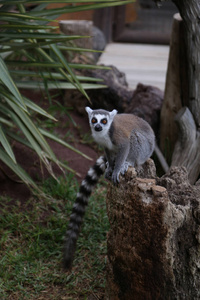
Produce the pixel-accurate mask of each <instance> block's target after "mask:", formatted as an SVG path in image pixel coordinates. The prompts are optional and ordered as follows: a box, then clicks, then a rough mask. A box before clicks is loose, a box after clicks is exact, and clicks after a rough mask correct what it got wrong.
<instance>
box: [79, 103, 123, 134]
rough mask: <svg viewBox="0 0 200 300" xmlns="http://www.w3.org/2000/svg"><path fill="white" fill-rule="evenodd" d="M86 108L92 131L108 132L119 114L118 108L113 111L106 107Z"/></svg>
mask: <svg viewBox="0 0 200 300" xmlns="http://www.w3.org/2000/svg"><path fill="white" fill-rule="evenodd" d="M85 110H86V111H87V113H88V117H89V123H90V127H91V130H92V132H94V131H96V132H101V131H104V133H105V132H107V131H108V130H109V128H110V125H111V123H112V121H113V119H114V117H115V115H116V114H117V110H116V109H114V110H113V111H111V112H109V111H107V110H104V109H95V110H93V109H91V108H90V107H88V106H87V107H86V108H85Z"/></svg>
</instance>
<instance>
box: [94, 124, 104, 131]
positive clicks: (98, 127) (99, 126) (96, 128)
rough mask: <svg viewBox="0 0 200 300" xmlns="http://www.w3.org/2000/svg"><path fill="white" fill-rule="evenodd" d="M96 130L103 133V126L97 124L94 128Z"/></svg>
mask: <svg viewBox="0 0 200 300" xmlns="http://www.w3.org/2000/svg"><path fill="white" fill-rule="evenodd" d="M94 130H95V131H101V130H102V126H101V125H100V124H97V125H96V126H95V127H94Z"/></svg>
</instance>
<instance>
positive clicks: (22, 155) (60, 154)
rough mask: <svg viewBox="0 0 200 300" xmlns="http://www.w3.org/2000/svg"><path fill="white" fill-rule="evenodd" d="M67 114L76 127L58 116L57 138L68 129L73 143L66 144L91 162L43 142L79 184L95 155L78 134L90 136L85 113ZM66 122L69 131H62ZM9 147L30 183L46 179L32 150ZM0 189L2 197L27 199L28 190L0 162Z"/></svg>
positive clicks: (57, 145) (51, 142)
mask: <svg viewBox="0 0 200 300" xmlns="http://www.w3.org/2000/svg"><path fill="white" fill-rule="evenodd" d="M34 98H35V97H34ZM70 115H71V117H72V118H73V120H74V121H75V122H76V124H77V125H78V128H75V127H74V125H73V124H72V123H71V122H69V118H68V116H67V115H64V116H63V115H62V116H61V118H59V119H58V123H59V125H58V126H57V127H56V131H57V132H58V136H59V137H62V136H64V135H66V133H67V131H68V130H70V133H71V134H72V136H73V140H74V141H73V142H70V145H72V146H74V147H75V148H77V149H78V150H80V151H81V152H83V153H85V154H86V155H88V156H89V157H91V159H92V161H89V160H87V159H85V158H84V157H82V156H80V155H79V154H77V153H75V152H74V151H71V150H70V149H68V148H66V147H64V146H62V145H60V144H58V143H56V142H53V141H52V140H47V141H48V143H49V145H50V146H51V148H52V150H53V151H54V153H55V155H56V156H57V158H58V159H59V160H61V161H65V162H68V166H69V167H70V168H72V169H74V170H75V171H76V172H78V173H79V174H80V176H79V177H77V176H76V177H77V179H78V180H79V181H81V180H82V179H83V177H84V176H85V174H86V173H87V171H88V168H89V167H90V165H93V162H94V161H95V159H96V158H97V157H98V154H97V152H96V151H95V150H94V149H93V148H92V147H91V146H90V145H88V144H83V143H82V142H80V133H81V135H84V134H90V128H89V124H88V118H87V115H86V114H85V116H80V115H79V114H78V113H76V112H75V111H72V112H70ZM66 123H69V129H68V128H67V129H66V128H65V124H66ZM13 146H14V148H13V149H14V153H15V155H16V159H17V162H18V163H19V164H20V165H21V166H22V168H24V169H25V170H26V172H27V173H28V174H29V175H30V176H31V177H32V179H33V180H35V181H36V182H37V181H40V180H41V179H45V178H47V177H48V176H50V175H49V173H48V172H47V170H46V169H45V168H44V167H42V165H41V162H40V161H39V159H38V157H37V155H36V154H34V153H33V151H32V150H30V149H29V148H27V147H25V146H23V145H21V144H19V143H17V142H14V145H13ZM53 169H54V172H55V174H56V175H60V174H62V172H61V170H60V169H59V168H58V167H56V166H53ZM7 175H9V176H7ZM12 179H14V180H12ZM0 187H1V195H6V196H9V197H11V198H13V199H19V200H27V199H28V198H29V197H30V195H31V192H30V190H29V188H28V187H27V186H26V185H25V184H23V183H21V182H20V180H19V179H18V178H16V177H15V176H14V175H13V174H12V172H11V171H9V170H8V168H6V167H5V166H4V165H3V164H2V163H1V167H0Z"/></svg>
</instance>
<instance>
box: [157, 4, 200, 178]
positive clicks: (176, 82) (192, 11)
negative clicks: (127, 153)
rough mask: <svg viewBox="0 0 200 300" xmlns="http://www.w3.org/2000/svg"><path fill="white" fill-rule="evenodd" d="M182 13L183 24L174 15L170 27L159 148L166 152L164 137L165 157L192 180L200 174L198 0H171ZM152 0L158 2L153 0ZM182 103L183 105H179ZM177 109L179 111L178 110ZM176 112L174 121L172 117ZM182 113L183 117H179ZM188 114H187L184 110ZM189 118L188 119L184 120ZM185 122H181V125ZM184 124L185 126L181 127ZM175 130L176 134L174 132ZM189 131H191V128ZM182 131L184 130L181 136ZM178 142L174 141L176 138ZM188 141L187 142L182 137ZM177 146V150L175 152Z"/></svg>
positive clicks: (199, 28) (199, 8)
mask: <svg viewBox="0 0 200 300" xmlns="http://www.w3.org/2000/svg"><path fill="white" fill-rule="evenodd" d="M172 1H173V2H174V3H175V4H176V6H177V8H178V10H179V13H180V15H181V17H182V20H183V22H182V24H181V22H178V19H177V18H175V20H174V26H173V31H172V43H171V49H170V58H169V65H168V73H167V81H166V88H165V99H164V106H163V109H162V113H161V144H160V146H161V149H162V150H163V151H165V152H166V140H167V139H169V142H168V144H169V145H170V148H171V151H170V152H171V153H169V155H168V157H167V158H168V160H169V161H171V156H172V155H171V154H172V152H173V149H174V152H175V153H173V157H172V165H176V166H185V167H186V168H187V170H188V174H189V179H190V182H191V183H194V182H195V181H196V180H197V178H198V176H199V174H200V164H199V162H198V152H199V147H200V139H199V135H200V51H199V49H200V1H197V0H190V1H188V0H172ZM155 2H160V1H159V0H155ZM181 106H183V107H184V108H181ZM185 107H187V110H189V111H190V117H189V118H187V119H186V118H185V115H184V114H183V110H186V108H185ZM179 109H181V110H180V112H179ZM177 112H178V117H177V118H176V119H177V123H178V126H179V129H181V130H180V131H179V132H178V130H177V127H176V124H175V122H174V121H173V119H174V116H175V114H176V113H177ZM180 115H183V118H182V117H181V118H179V117H180ZM187 115H188V116H189V114H187ZM191 120H192V122H193V123H194V124H193V125H194V126H193V129H194V130H193V132H194V133H195V134H196V138H193V140H192V142H191V143H190V144H189V141H191V138H190V137H189V136H187V134H188V133H189V131H188V130H186V128H187V126H189V127H190V128H191V126H190V125H191ZM186 122H188V123H186ZM183 123H184V126H183ZM183 127H185V129H184V130H183ZM177 132H178V135H179V136H178V135H177ZM190 133H191V132H190ZM181 134H183V135H182V136H181ZM177 137H178V141H177V144H176V145H175V148H174V144H175V142H176V140H177ZM186 140H187V141H188V143H186V142H185V141H186ZM177 150H179V152H177Z"/></svg>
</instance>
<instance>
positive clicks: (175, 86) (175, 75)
mask: <svg viewBox="0 0 200 300" xmlns="http://www.w3.org/2000/svg"><path fill="white" fill-rule="evenodd" d="M181 23H182V21H181V18H180V15H179V14H176V15H175V16H174V20H173V26H172V34H171V40H170V52H169V59H168V68H167V75H166V87H165V94H164V101H163V106H162V109H161V124H160V148H161V150H162V151H163V152H165V153H167V156H168V157H167V158H168V160H169V161H170V154H171V153H172V151H173V149H174V145H175V143H176V140H177V136H178V130H177V124H176V123H175V122H174V118H175V115H176V114H177V113H178V111H179V110H180V108H181V107H182V102H181V96H182V93H181V81H182V78H181V77H183V76H182V69H183V67H182V66H183V65H184V64H185V63H184V59H183V56H182V55H181V49H182V48H184V46H183V32H182V30H181ZM181 67H182V68H181ZM167 143H170V151H169V150H168V149H167V147H166V146H167V145H166V144H167ZM167 150H168V151H167Z"/></svg>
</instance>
